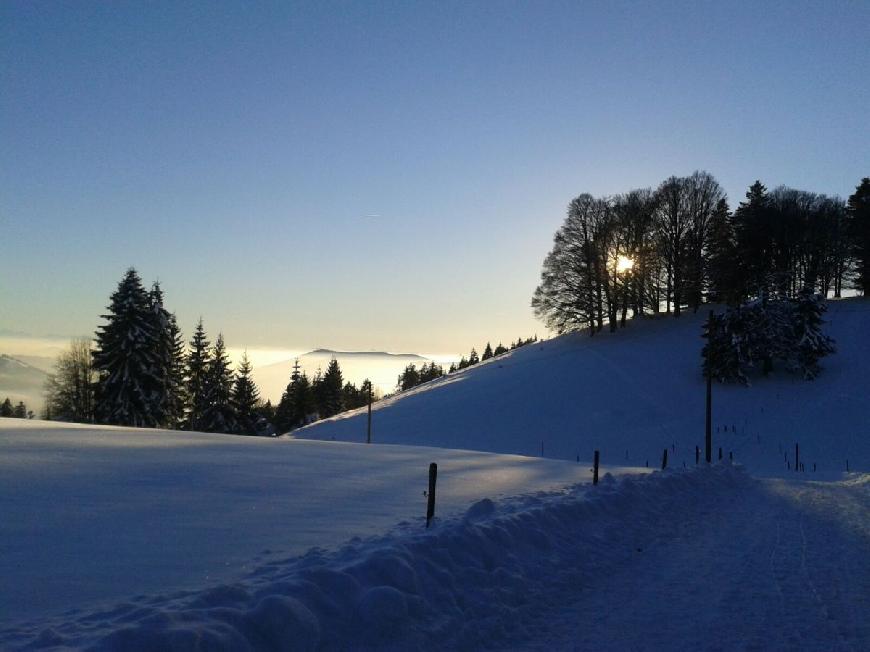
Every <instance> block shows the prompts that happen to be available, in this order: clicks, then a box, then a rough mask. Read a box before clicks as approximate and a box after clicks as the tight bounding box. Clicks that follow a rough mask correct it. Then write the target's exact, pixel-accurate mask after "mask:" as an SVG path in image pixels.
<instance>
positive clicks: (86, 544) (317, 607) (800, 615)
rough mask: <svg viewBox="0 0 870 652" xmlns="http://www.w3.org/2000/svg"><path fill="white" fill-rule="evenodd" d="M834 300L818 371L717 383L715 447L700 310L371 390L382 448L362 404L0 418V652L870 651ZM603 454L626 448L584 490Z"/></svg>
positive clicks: (864, 433)
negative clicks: (247, 428)
mask: <svg viewBox="0 0 870 652" xmlns="http://www.w3.org/2000/svg"><path fill="white" fill-rule="evenodd" d="M829 319H830V322H831V324H830V332H831V334H833V335H834V337H835V338H836V339H837V341H838V345H839V347H840V353H838V354H836V355H835V356H832V357H831V358H830V359H828V360H827V361H826V363H825V371H824V374H823V375H822V377H820V378H819V379H818V380H817V381H816V382H813V383H807V382H804V381H800V380H796V379H792V378H790V377H786V376H779V375H778V376H776V377H774V378H771V379H765V380H761V379H759V381H758V382H757V384H756V386H755V387H753V388H751V389H746V388H741V387H725V388H723V387H717V388H716V390H715V398H714V405H715V410H716V412H715V413H716V419H715V423H716V424H717V425H718V426H719V428H720V432H719V433H716V434H715V435H714V436H715V437H716V440H715V443H716V446H717V447H718V446H719V445H721V446H723V448H724V449H725V451H726V459H725V461H723V463H721V464H716V465H714V466H712V467H706V465H701V467H700V468H695V465H694V446H695V444H696V443H698V444H700V443H702V441H703V381H702V380H701V379H700V377H699V372H698V368H697V364H698V347H699V346H700V340H699V338H696V337H695V336H696V335H697V332H698V330H699V327H700V323H701V319H700V318H699V317H689V318H687V319H685V320H683V321H680V322H678V323H674V322H673V321H670V320H667V321H664V320H662V321H657V322H646V323H642V324H633V325H632V326H631V327H630V328H629V329H627V330H626V331H625V332H622V333H618V334H617V335H615V336H609V335H604V336H602V337H596V338H594V339H592V340H590V339H588V338H585V337H582V336H568V337H564V338H559V339H555V340H551V341H547V342H544V343H542V344H541V345H539V346H530V347H526V348H523V349H520V350H518V351H515V352H513V353H512V354H510V355H509V356H506V357H504V358H499V359H496V360H494V361H492V362H489V363H486V364H481V365H478V366H476V367H474V368H472V369H470V370H468V371H465V372H462V373H459V374H456V375H454V376H451V377H450V378H446V379H444V380H441V381H438V382H436V383H433V384H431V385H429V386H427V387H423V388H420V389H418V390H416V391H414V392H410V393H408V394H406V395H403V396H400V397H396V398H394V399H390V400H388V401H384V402H382V403H381V404H379V406H378V409H377V410H376V411H375V414H374V433H375V442H376V444H373V445H365V444H361V443H352V442H350V443H349V442H342V441H331V439H332V438H333V437H335V438H336V439H339V440H341V439H347V440H352V441H353V440H355V441H356V442H359V441H361V440H362V439H363V438H364V436H365V420H364V418H363V417H362V416H361V415H357V416H351V417H350V418H348V417H343V418H337V419H334V420H331V421H327V422H324V423H320V424H316V425H314V426H312V427H309V428H307V429H304V430H302V431H299V432H297V433H295V434H296V435H297V437H296V438H293V437H286V438H278V439H258V438H246V437H233V436H228V435H208V434H202V433H178V432H161V431H153V430H135V429H125V428H107V427H89V426H74V425H62V424H51V423H45V422H36V421H21V420H12V419H0V516H2V518H0V578H2V583H0V649H12V650H15V649H57V650H60V649H83V648H84V649H97V650H125V651H126V650H246V649H247V650H346V649H354V650H356V649H358V650H376V649H377V650H380V649H386V650H409V649H422V650H428V649H433V650H434V649H462V650H475V649H499V650H575V649H579V650H586V649H590V650H593V649H594V650H785V649H795V650H819V651H822V650H824V651H827V650H867V649H870V473H868V469H870V464H868V462H870V436H868V430H867V429H868V425H867V423H868V420H867V419H866V418H865V417H864V414H865V407H864V405H863V403H864V402H865V401H866V397H867V396H870V371H868V369H870V340H868V338H867V337H866V336H867V333H868V332H870V302H867V301H861V300H850V301H843V302H839V303H836V304H833V305H832V307H831V311H830V313H829ZM726 424H727V425H728V426H729V432H728V433H727V434H726V433H724V432H723V431H722V430H724V426H725V425H726ZM732 425H733V426H735V428H734V431H731V428H730V426H732ZM302 437H311V438H321V439H325V440H327V441H316V440H314V439H302ZM795 441H799V442H800V443H801V449H802V458H803V460H804V462H805V464H806V465H807V471H806V472H805V473H802V474H798V473H794V472H793V471H789V470H788V469H787V467H786V455H788V458H789V459H788V462H789V463H791V461H792V456H793V448H792V447H793V445H794V442H795ZM389 443H393V444H396V445H384V444H389ZM412 443H413V444H424V446H412V445H408V444H412ZM542 443H543V448H544V450H543V455H544V456H543V457H541V445H542ZM665 446H667V447H669V454H670V465H671V467H670V468H669V469H668V470H667V471H665V472H655V473H649V472H648V469H647V468H646V467H645V464H646V462H647V460H649V464H650V467H651V469H652V468H655V467H658V466H659V463H660V458H661V453H662V449H663V448H664V447H665ZM593 448H600V449H601V450H602V455H603V462H604V463H608V462H609V463H611V464H617V465H625V466H610V467H607V466H605V469H604V471H602V473H605V472H607V475H604V478H603V480H602V482H601V483H600V484H599V486H598V487H592V486H591V484H590V479H591V478H590V473H589V461H588V460H589V459H590V457H591V452H592V450H593ZM461 449H477V451H479V452H471V451H469V450H461ZM480 451H491V452H480ZM728 451H734V454H735V461H736V462H738V463H739V464H738V465H736V466H735V465H731V464H730V463H728V460H727V452H728ZM511 453H520V454H525V455H526V456H519V455H512V454H511ZM578 456H579V458H580V463H578V462H577V457H578ZM846 458H848V459H849V460H850V468H851V471H852V472H851V473H845V472H844V468H845V459H846ZM430 462H437V463H438V465H439V481H438V490H437V495H438V506H437V515H438V518H437V519H436V521H435V523H434V524H433V527H432V528H430V529H429V530H426V529H425V527H424V514H425V502H426V499H425V497H424V496H423V492H424V491H425V490H426V488H427V470H428V465H429V463H430ZM683 463H685V468H684V465H683ZM813 463H815V464H816V465H817V468H818V470H817V471H816V472H813V471H812V464H813ZM651 469H649V470H651Z"/></svg>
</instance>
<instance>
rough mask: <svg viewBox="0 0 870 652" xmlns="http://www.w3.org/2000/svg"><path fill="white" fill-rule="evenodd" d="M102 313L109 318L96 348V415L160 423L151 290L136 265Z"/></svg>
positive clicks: (117, 422) (158, 365)
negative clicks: (106, 310)
mask: <svg viewBox="0 0 870 652" xmlns="http://www.w3.org/2000/svg"><path fill="white" fill-rule="evenodd" d="M102 317H103V319H105V320H106V323H105V324H104V325H102V326H100V327H99V329H98V331H97V334H96V347H95V350H94V352H93V366H94V370H95V371H96V372H97V382H96V389H95V412H96V418H97V420H98V421H99V422H100V423H108V424H115V425H124V426H157V425H159V423H160V418H161V412H160V410H159V406H157V404H156V401H155V395H154V390H155V387H158V386H159V385H160V384H161V363H160V359H159V356H158V353H157V351H156V346H155V344H156V338H157V333H155V329H154V326H153V320H152V318H151V310H150V301H149V296H148V293H147V292H146V291H145V289H144V288H143V287H142V280H141V279H140V278H139V274H138V273H137V272H136V270H135V269H133V268H132V267H131V268H130V269H128V270H127V273H126V274H125V276H124V278H123V280H122V281H121V282H120V283H119V284H118V289H117V290H116V291H115V292H114V294H112V297H111V303H110V305H109V306H108V314H106V315H103V316H102Z"/></svg>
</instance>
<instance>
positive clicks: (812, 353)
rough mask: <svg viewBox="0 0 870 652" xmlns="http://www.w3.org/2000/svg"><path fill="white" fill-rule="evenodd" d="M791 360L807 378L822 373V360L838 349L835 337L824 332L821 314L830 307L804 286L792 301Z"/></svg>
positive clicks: (810, 378) (793, 366) (797, 369)
mask: <svg viewBox="0 0 870 652" xmlns="http://www.w3.org/2000/svg"><path fill="white" fill-rule="evenodd" d="M793 304H794V309H793V311H792V315H793V317H792V322H793V330H792V334H793V335H792V336H793V341H792V343H791V356H790V358H791V363H792V369H793V370H794V371H797V372H800V373H801V374H802V375H803V377H804V378H805V379H806V380H812V379H813V378H815V377H816V376H818V375H819V372H820V371H821V368H820V367H819V360H820V359H821V358H823V357H824V356H826V355H828V354H830V353H833V352H834V351H835V350H836V349H835V346H834V340H833V339H832V338H830V337H829V336H827V335H825V334H823V333H822V315H823V314H824V312H825V310H827V307H826V306H825V303H824V302H823V301H822V297H821V296H820V295H817V294H813V293H812V291H811V290H808V289H805V290H802V291H801V292H800V294H799V295H798V297H797V298H796V299H795V300H794V301H793Z"/></svg>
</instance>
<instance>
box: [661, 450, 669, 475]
mask: <svg viewBox="0 0 870 652" xmlns="http://www.w3.org/2000/svg"><path fill="white" fill-rule="evenodd" d="M667 467H668V449H667V448H666V449H665V450H664V452H663V453H662V470H665V469H666V468H667Z"/></svg>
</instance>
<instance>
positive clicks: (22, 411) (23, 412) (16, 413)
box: [12, 401, 27, 419]
mask: <svg viewBox="0 0 870 652" xmlns="http://www.w3.org/2000/svg"><path fill="white" fill-rule="evenodd" d="M12 416H13V417H15V418H16V419H26V418H27V406H26V405H25V404H24V401H18V405H16V406H15V409H14V410H13V411H12Z"/></svg>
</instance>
